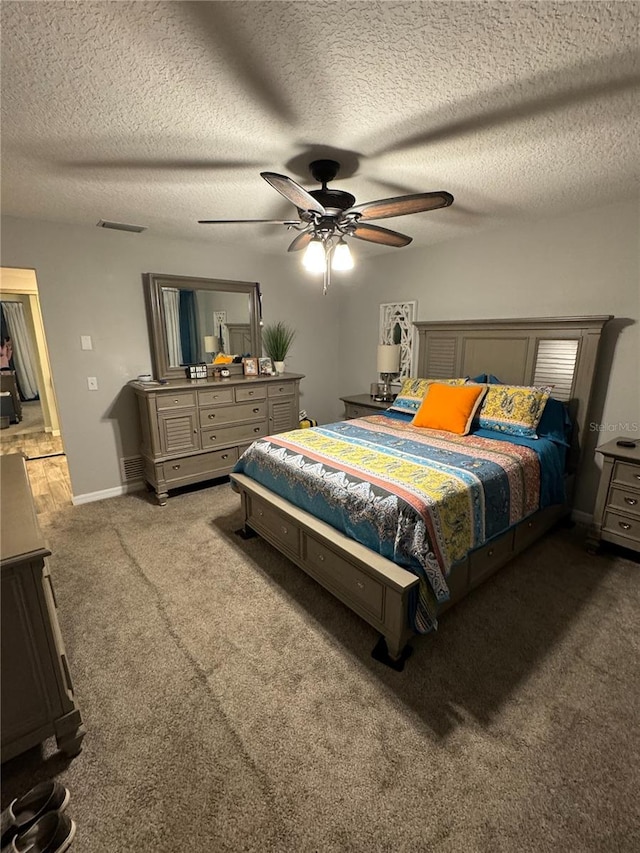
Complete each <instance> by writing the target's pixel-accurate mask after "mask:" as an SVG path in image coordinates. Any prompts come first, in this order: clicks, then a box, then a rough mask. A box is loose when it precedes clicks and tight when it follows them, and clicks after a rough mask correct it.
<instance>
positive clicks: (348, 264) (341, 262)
mask: <svg viewBox="0 0 640 853" xmlns="http://www.w3.org/2000/svg"><path fill="white" fill-rule="evenodd" d="M331 269H332V270H338V271H339V272H340V271H343V270H352V269H353V258H352V256H351V251H350V249H349V247H348V246H347V244H346V243H345V242H344V240H340V242H339V243H338V245H337V246H336V247H335V249H334V250H333V255H332V257H331Z"/></svg>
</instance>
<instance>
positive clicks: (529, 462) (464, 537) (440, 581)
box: [231, 316, 611, 669]
mask: <svg viewBox="0 0 640 853" xmlns="http://www.w3.org/2000/svg"><path fill="white" fill-rule="evenodd" d="M609 319H611V318H610V317H608V316H598V317H575V318H566V317H565V318H543V319H530V320H525V319H518V320H481V321H460V322H453V321H443V322H433V323H430V322H429V323H427V322H418V323H416V324H415V325H416V327H417V332H418V369H417V375H418V376H420V377H429V378H430V379H436V380H437V379H438V378H441V379H442V380H444V379H445V378H448V377H461V378H463V379H465V378H467V377H469V378H470V379H471V380H473V379H474V378H476V377H478V376H479V375H480V376H482V377H484V379H485V380H487V379H488V380H489V381H495V379H496V377H499V381H500V382H501V383H505V384H506V385H526V386H534V385H535V386H553V391H552V394H553V397H554V399H555V400H557V401H558V400H559V401H560V402H561V403H562V404H564V406H566V410H567V412H568V414H569V416H570V421H571V424H572V429H571V432H570V433H565V439H566V441H562V442H561V441H556V440H555V438H554V436H553V433H551V439H548V438H530V437H526V436H512V435H506V436H505V435H498V434H496V433H495V432H493V431H492V430H489V431H486V430H482V429H477V428H474V429H473V430H472V432H471V434H469V435H455V434H452V433H449V432H447V431H443V430H439V429H422V428H419V427H416V426H415V425H414V424H413V422H412V417H413V416H412V414H407V412H406V411H402V410H399V411H389V412H386V413H381V414H375V415H371V416H368V417H365V418H359V419H355V420H350V421H342V422H337V423H335V424H326V425H322V426H320V427H317V428H314V429H310V430H297V431H293V432H290V433H284V434H280V435H277V436H267V437H266V438H263V439H260V440H258V441H256V442H254V443H253V444H252V445H251V447H250V448H248V450H247V451H246V452H245V453H244V454H243V456H242V457H241V459H240V461H239V462H238V464H237V466H236V470H235V471H234V473H233V474H232V475H231V477H232V481H233V485H234V488H235V489H236V490H237V491H238V492H239V494H240V496H241V501H242V512H243V520H244V526H243V529H242V534H243V535H245V536H249V535H255V534H259V535H260V536H262V537H263V538H265V539H266V540H267V541H269V542H270V543H271V544H272V545H273V546H275V547H276V548H277V549H278V550H279V551H281V553H283V554H284V555H285V556H286V557H288V558H289V559H290V560H291V561H292V562H294V563H296V564H297V565H298V566H299V567H300V568H302V569H303V570H304V571H306V572H307V573H308V574H309V575H311V576H312V577H313V578H315V579H316V580H317V581H318V582H319V583H321V584H322V585H323V586H324V587H325V588H326V589H328V590H329V591H330V592H331V593H333V594H334V595H335V596H336V597H337V598H339V599H340V600H341V601H343V602H344V603H345V604H347V605H348V606H349V607H350V608H351V609H352V610H354V611H355V612H356V613H358V614H359V615H360V616H361V617H362V618H364V619H365V620H366V621H367V622H369V623H370V624H371V625H373V626H374V627H375V628H376V629H377V630H378V631H379V632H380V634H381V637H380V640H379V642H378V643H377V645H376V647H375V649H374V650H373V654H374V656H375V657H376V658H378V659H379V660H381V661H382V662H384V663H386V664H388V665H390V666H392V667H394V668H395V669H401V668H402V667H403V665H404V661H405V659H406V658H407V657H408V655H409V654H410V651H411V647H410V646H409V645H408V641H409V639H410V638H411V637H412V636H413V635H414V634H420V633H427V632H428V631H430V630H433V629H434V628H435V627H437V620H438V617H439V615H440V614H441V613H442V612H444V611H445V610H446V609H447V608H448V607H450V606H451V605H453V604H455V603H456V602H457V601H459V600H460V599H461V598H462V597H464V596H465V595H466V594H467V593H468V592H469V591H470V590H472V589H473V588H475V587H476V586H478V585H479V584H480V583H482V582H483V581H484V580H485V579H486V578H488V577H489V576H490V575H491V574H493V573H494V572H495V571H496V570H497V569H499V568H500V567H501V566H502V565H504V564H505V563H507V562H508V561H509V560H511V559H512V558H513V557H514V556H515V555H516V554H518V553H520V552H521V551H523V550H524V549H525V548H527V547H528V546H529V545H530V544H531V543H533V542H534V541H535V540H536V539H538V538H539V537H540V536H542V535H543V534H544V533H545V532H546V531H547V530H548V529H549V528H550V527H552V526H553V525H554V524H556V523H557V522H558V521H559V520H560V519H561V518H562V517H563V516H566V515H567V514H568V513H569V512H570V510H571V498H572V491H573V482H574V473H575V470H576V467H577V465H578V464H579V459H580V447H581V444H582V441H581V439H582V436H583V434H584V431H585V428H586V424H587V413H588V405H589V398H590V395H591V388H592V384H593V376H594V373H595V368H596V362H597V353H598V346H599V341H600V336H601V332H602V329H603V327H604V324H605V323H606V322H607V321H608V320H609ZM558 405H560V404H558ZM399 408H400V409H402V407H401V406H400V407H399ZM561 408H563V406H561Z"/></svg>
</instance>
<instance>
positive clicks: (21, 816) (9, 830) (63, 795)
mask: <svg viewBox="0 0 640 853" xmlns="http://www.w3.org/2000/svg"><path fill="white" fill-rule="evenodd" d="M69 796H70V794H69V789H68V788H65V786H64V785H61V784H60V783H59V782H41V783H40V784H39V785H36V786H35V787H33V788H31V790H29V791H27V793H26V794H23V795H22V796H21V797H18V798H17V799H15V800H14V801H13V802H12V803H10V804H9V805H8V806H7V808H6V809H4V811H3V812H2V815H0V831H1V833H2V853H4V846H5V844H8V842H9V841H10V840H11V839H12V838H13V836H15V835H22V834H23V833H25V832H27V830H29V829H30V828H31V827H32V826H33V825H34V824H35V823H36V821H38V820H39V819H40V818H41V817H42V816H43V815H45V814H48V813H49V812H56V813H59V812H63V811H64V810H65V809H66V807H67V804H68V802H69ZM18 849H20V848H18ZM38 849H39V848H38Z"/></svg>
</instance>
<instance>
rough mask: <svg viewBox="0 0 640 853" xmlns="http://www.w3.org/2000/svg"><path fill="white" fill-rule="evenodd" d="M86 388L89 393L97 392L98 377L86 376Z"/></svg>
mask: <svg viewBox="0 0 640 853" xmlns="http://www.w3.org/2000/svg"><path fill="white" fill-rule="evenodd" d="M87 387H88V388H89V391H97V390H98V377H97V376H87Z"/></svg>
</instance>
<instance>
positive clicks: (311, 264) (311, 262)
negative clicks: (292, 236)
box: [302, 238, 327, 273]
mask: <svg viewBox="0 0 640 853" xmlns="http://www.w3.org/2000/svg"><path fill="white" fill-rule="evenodd" d="M302 265H303V267H304V268H305V269H306V270H308V271H309V272H312V273H322V272H324V271H325V268H326V265H327V259H326V255H325V249H324V243H323V242H322V240H318V239H317V238H315V239H313V240H312V241H311V242H310V243H309V245H308V246H307V248H306V250H305V253H304V255H303V256H302Z"/></svg>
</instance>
